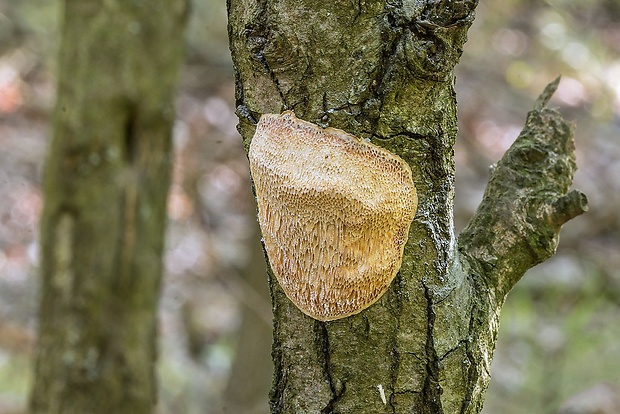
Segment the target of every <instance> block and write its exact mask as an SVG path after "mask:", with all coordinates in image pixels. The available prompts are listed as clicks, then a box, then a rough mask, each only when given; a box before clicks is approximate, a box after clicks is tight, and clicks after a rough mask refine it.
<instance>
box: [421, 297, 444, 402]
mask: <svg viewBox="0 0 620 414" xmlns="http://www.w3.org/2000/svg"><path fill="white" fill-rule="evenodd" d="M424 296H425V297H426V303H427V306H426V311H427V316H426V317H427V321H428V330H427V332H426V347H425V349H426V379H425V381H424V388H423V389H422V398H423V401H424V407H423V412H424V413H428V414H443V408H442V407H441V394H442V389H441V386H440V385H439V359H438V358H437V351H436V350H435V341H434V326H435V311H434V309H433V306H434V305H433V298H432V292H431V291H430V289H429V288H428V287H427V286H424Z"/></svg>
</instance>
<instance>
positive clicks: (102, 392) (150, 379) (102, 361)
mask: <svg viewBox="0 0 620 414" xmlns="http://www.w3.org/2000/svg"><path fill="white" fill-rule="evenodd" d="M186 14H187V5H186V2H185V0H155V1H151V2H148V4H146V3H145V2H141V1H133V0H132V1H105V2H102V1H99V0H66V1H65V4H64V25H63V31H62V45H61V50H60V62H59V69H58V74H59V85H58V100H57V104H56V111H55V116H54V137H53V141H52V143H51V148H50V151H49V155H48V159H47V164H46V168H45V173H44V191H45V207H44V211H43V218H42V227H41V260H42V263H41V268H42V286H41V307H40V319H39V342H38V348H37V356H36V371H35V374H34V386H33V389H32V392H31V399H30V412H32V413H46V414H50V413H79V414H83V413H132V414H136V413H150V412H152V410H153V408H154V404H155V401H156V384H155V371H154V362H155V359H156V344H155V334H156V329H157V323H156V321H157V318H156V307H157V301H158V297H159V286H160V280H161V273H162V259H161V255H162V248H163V235H164V228H165V221H166V196H167V191H168V186H169V181H170V170H171V169H170V167H171V162H172V154H171V147H172V145H171V129H172V123H173V121H174V100H173V98H174V89H175V88H174V86H175V83H176V78H177V71H178V67H179V65H180V62H181V57H182V55H183V32H184V26H185V20H186Z"/></svg>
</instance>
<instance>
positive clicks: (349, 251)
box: [249, 111, 417, 321]
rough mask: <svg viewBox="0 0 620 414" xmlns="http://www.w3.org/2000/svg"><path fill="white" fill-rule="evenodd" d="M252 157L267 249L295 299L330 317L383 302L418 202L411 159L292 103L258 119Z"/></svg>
mask: <svg viewBox="0 0 620 414" xmlns="http://www.w3.org/2000/svg"><path fill="white" fill-rule="evenodd" d="M249 159H250V170H251V173H252V178H253V180H254V186H255V189H256V198H257V201H258V217H259V223H260V226H261V230H262V233H263V237H264V243H265V250H266V251H267V256H268V257H269V263H270V264H271V267H272V269H273V272H274V274H275V276H276V278H277V279H278V282H279V283H280V285H281V286H282V288H283V289H284V292H285V293H286V295H287V296H288V297H289V299H290V300H291V301H292V302H293V303H294V304H295V305H296V306H297V307H298V308H299V309H300V310H301V311H302V312H304V313H305V314H307V315H309V316H311V317H313V318H315V319H319V320H322V321H329V320H334V319H340V318H344V317H346V316H349V315H353V314H356V313H358V312H360V311H362V310H364V309H366V308H367V307H369V306H370V305H372V304H373V303H374V302H376V301H377V300H378V299H379V298H380V297H381V296H382V295H383V293H385V291H386V290H387V289H388V287H389V286H390V283H391V282H392V279H394V276H395V275H396V273H397V272H398V270H399V269H400V266H401V262H402V256H403V249H404V246H405V242H406V241H407V235H408V232H409V226H410V225H411V222H412V220H413V217H414V215H415V212H416V208H417V195H416V190H415V186H414V184H413V180H412V177H411V169H410V168H409V166H408V165H407V163H406V162H405V161H403V160H402V159H401V158H400V157H398V156H396V155H394V154H392V153H391V152H389V151H387V150H385V149H383V148H380V147H378V146H376V145H373V144H371V143H368V142H365V141H363V140H360V139H359V138H357V137H355V136H353V135H351V134H348V133H346V132H344V131H342V130H340V129H335V128H327V129H323V128H321V127H319V126H317V125H314V124H312V123H309V122H306V121H302V120H300V119H297V118H296V117H295V115H294V114H293V113H292V112H290V111H287V112H284V113H282V114H281V115H276V114H265V115H263V116H262V117H261V118H260V121H259V123H258V126H257V128H256V133H255V134H254V138H253V139H252V143H251V144H250V151H249Z"/></svg>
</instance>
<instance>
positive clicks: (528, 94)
mask: <svg viewBox="0 0 620 414" xmlns="http://www.w3.org/2000/svg"><path fill="white" fill-rule="evenodd" d="M193 3H194V7H193V12H192V13H193V15H192V19H191V24H190V28H189V31H188V33H187V57H186V60H185V62H186V63H185V66H184V69H183V72H182V75H181V79H180V82H179V85H180V86H179V92H178V98H177V110H178V114H177V122H176V126H175V132H174V143H175V151H176V166H175V174H174V183H173V185H172V189H171V193H170V198H169V204H168V213H169V225H168V235H167V250H166V255H165V263H166V275H165V284H164V292H163V295H162V300H161V306H160V333H161V339H160V350H161V352H160V359H159V362H158V364H159V365H158V373H159V378H160V404H159V407H158V412H159V413H161V414H168V413H177V414H184V413H207V414H208V413H210V412H211V411H210V408H209V407H213V406H214V405H215V404H216V403H217V401H218V400H219V399H220V397H221V396H222V395H223V394H226V393H228V394H229V395H232V396H233V397H231V398H242V395H243V394H244V390H248V387H249V386H248V385H246V384H244V383H243V382H244V378H245V379H246V380H247V379H251V381H252V382H253V384H254V385H252V387H254V388H256V386H257V385H256V384H263V385H262V388H264V389H267V388H268V386H269V382H270V380H271V378H270V374H269V372H268V371H269V367H270V364H271V362H270V354H269V348H268V344H269V340H270V335H271V334H270V329H271V311H270V303H269V297H268V292H267V282H266V275H265V271H264V264H263V259H262V254H261V252H260V246H259V236H258V233H257V225H256V219H255V206H254V204H253V203H254V201H253V199H252V195H251V190H250V182H249V173H248V165H247V158H246V156H245V153H244V152H243V148H242V143H241V139H240V137H239V136H238V134H237V132H236V130H235V125H236V122H237V119H236V116H235V114H234V83H233V77H232V75H233V72H232V66H231V61H230V54H229V51H228V45H227V37H226V36H227V35H226V10H225V2H224V1H223V0H219V1H216V0H194V1H193ZM60 7H61V2H60V1H58V0H54V1H49V0H20V1H16V0H0V414H8V413H14V414H15V413H24V412H26V409H25V407H26V401H27V392H28V388H29V384H30V380H31V375H32V367H31V360H32V357H33V349H34V341H35V335H34V332H35V327H36V314H37V308H38V304H37V286H38V267H37V266H38V264H37V256H38V252H37V250H38V248H37V238H38V229H37V227H38V220H39V214H40V212H41V207H42V203H43V200H42V194H41V171H42V168H41V167H42V163H43V161H44V158H45V152H46V148H47V146H48V142H49V139H50V135H51V134H50V117H51V112H52V110H53V105H54V99H55V96H54V93H55V79H56V74H55V70H56V60H55V59H56V55H57V48H58V43H59V25H60V24H61V21H60V16H61V10H60ZM559 74H561V75H562V76H563V77H562V82H561V84H560V87H559V90H558V92H557V93H556V95H555V97H554V100H553V101H552V104H553V106H556V107H558V108H559V110H560V111H561V112H562V113H563V114H564V116H565V117H566V118H568V119H572V120H574V121H575V123H576V145H577V157H578V159H577V162H578V165H579V168H580V169H579V171H578V172H577V175H576V178H575V187H576V188H579V189H580V190H582V191H583V192H585V193H586V194H587V195H588V197H589V200H590V211H589V212H588V213H587V214H585V215H583V216H581V217H579V218H578V219H576V220H574V221H571V222H569V223H568V224H567V225H566V226H565V228H564V229H563V230H562V234H561V242H560V246H559V248H558V253H557V254H556V255H555V256H554V257H553V258H552V259H550V260H549V261H547V262H546V263H544V264H543V265H540V266H538V267H537V268H535V269H533V270H531V271H530V272H529V273H528V274H527V275H526V276H525V278H524V279H523V281H522V282H521V283H520V284H518V285H517V288H516V289H515V290H514V291H513V292H512V293H511V294H510V296H509V299H508V302H507V305H506V306H505V307H504V310H503V313H502V328H501V330H500V338H499V345H498V348H497V351H496V356H495V360H494V362H493V366H492V381H491V386H490V390H489V393H488V398H487V401H486V404H485V410H484V413H486V414H494V413H505V414H512V413H515V414H518V413H556V412H558V410H559V409H560V407H561V406H562V405H563V404H565V403H566V402H567V400H569V399H571V398H572V399H571V400H570V401H569V404H572V405H575V404H576V405H580V404H581V405H584V404H586V405H587V404H591V403H593V401H594V402H597V401H598V402H599V403H600V402H601V401H604V399H605V398H606V397H605V395H606V396H607V398H611V397H610V395H611V394H613V393H614V392H615V394H616V398H618V399H620V1H618V0H547V1H535V0H506V1H502V2H493V1H482V2H481V4H480V6H479V8H478V14H477V18H476V21H475V23H474V25H473V27H472V28H471V30H470V32H469V41H468V43H467V44H466V45H465V51H464V55H463V58H462V60H461V64H460V65H459V66H458V67H457V84H456V88H457V93H458V95H457V97H458V101H459V119H460V131H459V138H458V141H457V148H456V159H457V193H456V206H455V215H456V226H457V231H458V230H460V229H462V228H463V227H464V226H465V224H466V223H467V221H468V220H469V218H470V217H471V215H472V214H473V212H474V210H475V209H476V207H477V205H478V203H479V202H480V200H481V199H482V194H483V191H484V188H485V185H486V182H487V180H488V177H489V166H490V165H491V164H493V163H494V162H496V161H497V160H498V159H499V158H500V157H501V155H502V154H503V152H504V151H505V150H506V149H507V148H508V147H509V146H510V144H511V143H512V142H513V140H514V139H515V138H516V136H517V135H518V133H519V131H520V130H521V128H522V126H523V124H524V121H525V116H526V113H527V111H528V110H529V109H531V108H532V106H533V103H534V100H535V98H536V97H537V96H538V94H539V93H540V92H542V90H543V88H544V86H545V85H546V84H547V83H549V82H550V81H552V80H553V79H554V78H555V77H556V76H557V75H559ZM244 321H245V322H244ZM242 333H245V334H244V335H241V334H242ZM239 338H242V339H241V343H240V344H239V345H240V346H241V347H243V346H245V347H246V348H243V350H242V351H240V352H236V349H237V344H238V342H239ZM248 338H250V339H248ZM261 344H263V345H261ZM265 344H266V345H265ZM252 349H253V350H254V351H255V352H254V353H251V352H250V351H248V350H252ZM236 354H237V355H240V356H241V357H245V361H242V362H240V361H241V360H239V359H237V365H235V355H236ZM250 356H251V357H250ZM248 357H250V358H248ZM248 359H249V360H250V361H251V362H253V364H255V366H252V364H250V363H248V362H247V360H248ZM265 361H266V362H267V363H265ZM235 366H236V368H235ZM253 376H255V377H256V378H254V377H253ZM230 377H232V381H229V378H230ZM231 384H233V385H231ZM235 384H236V387H237V390H236V391H235V390H234V388H235ZM259 388H260V387H259ZM231 390H232V391H231ZM588 390H589V391H588ZM584 391H585V394H584ZM235 395H236V396H237V397H234V396H235ZM262 403H264V404H266V395H265V396H264V401H262ZM260 407H261V409H262V410H263V411H257V412H259V413H260V412H265V413H266V412H267V406H266V405H262V406H260ZM229 412H234V411H229ZM584 412H585V411H584ZM614 412H616V411H614Z"/></svg>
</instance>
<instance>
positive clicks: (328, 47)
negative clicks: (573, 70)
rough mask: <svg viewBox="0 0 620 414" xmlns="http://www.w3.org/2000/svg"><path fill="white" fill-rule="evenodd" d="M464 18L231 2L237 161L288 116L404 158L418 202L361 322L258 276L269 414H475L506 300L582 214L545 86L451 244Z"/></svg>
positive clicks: (373, 0) (567, 141)
mask: <svg viewBox="0 0 620 414" xmlns="http://www.w3.org/2000/svg"><path fill="white" fill-rule="evenodd" d="M476 5H477V1H475V0H469V1H468V0H462V1H456V0H454V1H449V0H446V1H433V0H426V1H424V0H422V1H406V0H399V1H381V0H365V1H357V2H356V1H344V0H335V1H330V2H323V1H317V0H301V1H300V0H294V1H293V0H228V13H229V37H230V47H231V52H232V56H233V62H234V67H235V75H236V82H237V90H236V99H237V105H238V111H239V113H240V115H242V116H240V123H239V127H238V128H239V131H240V133H241V135H242V136H243V139H244V142H245V144H246V148H247V146H248V145H249V142H250V140H251V137H252V135H253V132H254V129H255V127H254V122H253V121H255V120H257V119H258V118H259V117H260V115H261V114H262V113H280V112H281V111H283V110H284V109H292V110H294V111H295V113H296V115H297V117H299V118H301V119H305V120H307V121H310V122H314V123H316V124H319V125H321V126H327V125H329V126H333V127H336V128H341V129H344V130H345V131H347V132H350V133H352V134H355V135H357V136H359V137H363V138H369V139H370V140H371V141H372V142H374V143H375V144H377V145H380V146H383V147H385V148H387V149H389V150H390V151H392V152H394V153H396V154H398V155H399V156H401V157H402V158H403V159H405V160H406V161H407V162H408V163H409V165H410V166H411V169H412V171H413V176H414V182H415V185H416V188H417V191H418V198H419V206H418V212H417V214H416V217H415V219H414V222H413V224H412V226H411V229H410V232H409V240H408V242H407V245H406V247H405V254H404V259H403V264H402V267H401V270H400V272H399V274H398V275H397V277H396V278H395V280H394V281H393V282H392V285H391V287H390V289H389V290H388V292H387V293H386V294H385V295H384V296H383V297H382V298H381V299H380V300H379V301H378V302H377V303H376V304H374V305H373V306H371V307H369V308H368V309H366V310H364V311H363V312H361V313H360V314H358V315H354V316H351V317H348V318H345V319H341V320H337V321H333V322H327V323H323V322H319V321H316V320H313V319H311V318H309V317H307V316H305V315H304V314H302V313H301V312H300V311H299V310H298V309H297V308H295V306H294V305H292V303H291V302H290V301H289V300H288V299H287V298H286V296H285V295H284V293H283V291H282V289H281V288H280V287H279V285H278V284H277V282H276V280H275V279H274V277H273V275H272V274H271V272H270V280H271V293H272V300H273V311H274V344H273V358H274V364H275V373H274V382H273V388H272V391H271V396H270V404H271V412H272V413H410V412H416V413H477V412H479V411H480V410H481V408H482V404H483V400H484V394H485V391H486V389H487V386H488V382H489V379H490V376H489V367H490V364H491V359H492V356H493V350H494V347H495V342H496V338H497V331H498V322H499V314H500V310H501V307H502V305H503V303H504V299H505V297H506V294H507V293H508V292H509V291H510V289H511V288H512V286H513V285H514V284H515V283H516V282H517V281H518V280H519V279H520V278H521V276H523V274H524V272H525V271H526V270H527V269H528V268H530V267H532V266H534V265H535V264H537V263H540V262H541V261H543V260H545V259H546V258H548V257H549V256H551V255H552V254H553V252H554V250H555V248H556V245H557V241H558V237H557V236H558V232H559V230H560V227H561V225H562V224H563V223H564V222H566V221H568V220H569V219H571V218H572V217H574V216H576V215H578V214H580V213H582V212H583V211H585V209H586V200H585V196H583V195H582V194H581V193H578V192H571V193H568V195H567V191H568V187H569V185H570V183H571V182H572V177H573V173H574V171H575V168H576V166H575V162H574V148H573V141H572V128H571V126H570V125H568V124H567V123H566V122H565V121H564V120H562V118H561V116H560V115H559V113H558V112H556V111H554V110H551V109H548V108H546V104H547V101H548V99H549V97H550V96H551V94H552V93H553V90H554V88H555V86H557V83H554V84H552V85H550V86H549V87H548V89H547V90H546V91H545V93H544V94H543V95H542V96H541V98H540V99H539V101H538V102H537V104H536V107H535V109H534V110H533V111H532V112H531V113H530V114H529V116H528V120H527V125H526V127H525V129H524V130H523V133H522V134H521V135H520V136H519V138H518V139H517V141H516V142H515V144H514V145H513V146H512V148H511V149H510V150H509V151H508V152H507V154H506V155H505V156H504V158H503V159H502V160H501V161H500V162H499V163H498V164H497V166H496V168H495V170H494V172H493V174H492V177H491V181H490V183H489V186H488V188H487V191H486V194H485V197H484V200H483V202H482V204H481V205H480V208H479V210H478V212H477V213H476V215H475V217H474V218H473V219H472V221H471V223H470V224H469V226H468V227H467V229H466V230H465V231H464V232H463V233H462V234H461V236H460V237H459V238H458V240H457V238H456V237H455V235H454V230H453V222H452V217H453V213H452V209H453V196H454V171H455V168H454V157H453V148H454V141H455V138H456V133H457V117H456V98H455V93H454V88H453V85H454V81H455V79H454V74H453V68H454V66H455V65H456V64H457V62H458V60H459V58H460V55H461V52H462V46H463V44H464V43H465V41H466V35H467V30H468V29H469V27H470V25H471V23H472V21H473V19H474V11H475V7H476ZM379 386H381V388H382V389H383V390H384V393H385V397H386V403H384V402H383V401H382V398H381V395H380V392H379V389H378V387H379Z"/></svg>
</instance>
